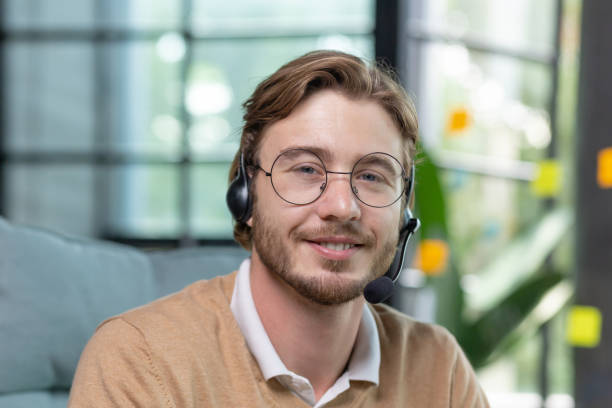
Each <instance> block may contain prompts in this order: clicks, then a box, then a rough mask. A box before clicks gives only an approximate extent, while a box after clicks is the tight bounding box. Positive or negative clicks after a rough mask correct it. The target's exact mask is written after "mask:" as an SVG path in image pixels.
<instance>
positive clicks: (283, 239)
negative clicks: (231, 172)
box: [249, 90, 402, 304]
mask: <svg viewBox="0 0 612 408" xmlns="http://www.w3.org/2000/svg"><path fill="white" fill-rule="evenodd" d="M289 148H303V149H315V150H317V151H322V152H323V153H324V154H323V155H321V156H322V158H324V165H325V167H326V168H327V170H331V171H338V172H349V171H351V170H352V168H353V165H354V164H355V162H356V161H357V160H359V159H360V158H361V157H363V156H364V155H366V154H369V153H373V152H383V153H388V154H390V155H392V156H394V157H395V158H397V159H400V160H401V157H402V154H401V152H402V141H401V136H400V133H399V130H398V129H397V128H396V126H395V124H394V123H393V121H392V119H391V117H390V116H389V114H387V113H386V112H385V111H384V109H383V108H382V107H381V106H380V105H378V104H377V103H376V102H373V101H367V100H352V99H349V98H347V97H345V96H343V95H342V94H340V93H338V92H336V91H331V90H324V91H320V92H317V93H315V94H314V95H312V96H310V97H309V98H308V99H307V100H306V101H304V102H303V103H302V104H301V105H299V106H298V108H297V109H295V110H294V111H293V112H292V113H291V115H289V116H288V117H287V118H285V119H283V120H281V121H278V122H276V123H274V124H273V125H271V126H270V127H269V128H268V129H266V131H265V133H264V135H263V139H262V141H261V144H260V148H259V153H258V157H257V158H258V163H259V165H260V166H261V167H262V168H263V169H265V170H266V171H270V169H271V167H272V164H273V162H274V160H275V159H276V158H277V156H278V155H279V153H281V152H283V151H285V150H287V149H289ZM275 171H276V170H275ZM253 181H254V183H255V184H254V195H255V198H256V199H255V204H254V208H253V217H252V218H251V220H249V223H250V225H251V226H252V228H253V257H252V262H253V265H254V266H255V267H263V268H266V269H267V270H268V271H269V272H270V273H272V274H274V276H276V277H278V278H280V279H282V280H283V281H284V282H285V283H287V284H288V285H289V286H291V287H292V288H293V289H295V290H296V291H297V293H299V294H300V295H301V296H303V297H305V298H307V299H310V300H312V301H314V302H316V303H320V304H339V303H343V302H347V301H349V300H351V299H354V298H356V297H357V296H360V295H361V294H362V292H363V289H364V287H365V285H366V284H367V283H368V282H370V281H371V280H373V279H375V278H376V277H379V276H381V275H383V274H384V273H385V272H386V270H387V269H388V267H389V265H390V264H391V261H392V260H393V256H394V254H395V247H396V244H397V238H398V232H399V231H398V228H399V221H400V216H401V214H400V213H401V201H402V200H398V201H396V202H395V203H394V204H392V205H390V206H388V207H384V208H374V207H369V206H367V205H365V204H363V203H362V202H360V201H359V200H358V199H357V197H355V195H354V194H353V192H352V191H351V186H350V176H349V175H346V174H328V176H327V185H326V187H325V190H324V192H323V194H322V195H321V196H320V197H319V198H318V199H317V200H316V201H314V202H312V203H310V204H307V205H294V204H290V203H288V202H286V201H283V200H282V199H281V198H280V197H279V196H278V195H277V194H276V193H275V191H274V189H273V187H272V184H271V181H270V177H266V176H265V174H264V173H263V172H262V171H257V172H256V174H255V175H254V176H253Z"/></svg>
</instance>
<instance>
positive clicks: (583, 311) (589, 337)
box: [566, 306, 602, 347]
mask: <svg viewBox="0 0 612 408" xmlns="http://www.w3.org/2000/svg"><path fill="white" fill-rule="evenodd" d="M601 321H602V318H601V312H600V311H599V309H597V308H595V307H592V306H574V307H572V308H571V309H570V312H569V316H568V320H567V330H566V337H567V341H568V343H569V344H571V345H572V346H575V347H597V345H598V344H599V341H600V340H601Z"/></svg>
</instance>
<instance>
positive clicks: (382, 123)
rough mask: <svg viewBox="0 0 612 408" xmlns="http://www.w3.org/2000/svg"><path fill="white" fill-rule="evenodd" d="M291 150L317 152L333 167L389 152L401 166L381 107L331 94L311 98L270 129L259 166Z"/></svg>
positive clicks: (395, 133)
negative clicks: (299, 149)
mask: <svg viewBox="0 0 612 408" xmlns="http://www.w3.org/2000/svg"><path fill="white" fill-rule="evenodd" d="M290 148H310V149H316V150H317V151H319V152H324V156H325V157H324V159H325V160H326V161H328V162H335V163H344V162H351V161H354V160H356V159H358V158H360V157H362V156H364V155H365V154H368V153H372V152H384V153H388V154H390V155H392V156H394V157H396V158H398V159H400V161H401V157H402V139H401V134H400V131H399V129H398V128H397V126H396V125H395V123H394V122H393V120H392V118H391V116H390V115H389V114H388V113H387V112H386V111H385V110H384V109H383V107H382V106H381V105H380V104H379V103H377V102H375V101H372V100H367V99H353V98H349V97H347V96H345V95H343V94H341V93H340V92H338V91H333V90H324V91H319V92H317V93H315V94H314V95H311V96H310V97H309V98H308V99H306V100H305V101H304V102H302V103H301V104H300V105H299V106H298V107H297V108H296V109H295V110H294V111H293V112H292V113H291V114H290V115H289V116H288V117H286V118H285V119H282V120H280V121H278V122H275V123H273V124H272V125H270V126H269V127H268V128H267V129H266V130H265V132H264V134H263V137H262V140H261V142H260V144H259V149H258V150H259V159H260V162H261V163H263V164H270V163H272V161H273V160H274V158H276V156H277V155H278V154H279V153H280V152H282V151H284V150H287V149H290Z"/></svg>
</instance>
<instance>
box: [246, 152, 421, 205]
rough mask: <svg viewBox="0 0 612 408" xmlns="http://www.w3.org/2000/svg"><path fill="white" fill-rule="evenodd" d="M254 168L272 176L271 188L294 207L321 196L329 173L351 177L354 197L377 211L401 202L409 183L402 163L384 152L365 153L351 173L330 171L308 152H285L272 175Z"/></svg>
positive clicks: (318, 158) (279, 158) (274, 167)
mask: <svg viewBox="0 0 612 408" xmlns="http://www.w3.org/2000/svg"><path fill="white" fill-rule="evenodd" d="M254 167H255V168H257V169H259V170H261V171H262V172H264V174H265V175H266V176H267V177H270V181H271V183H272V188H273V189H274V191H275V192H276V194H277V195H278V196H279V197H280V198H282V199H283V200H284V201H286V202H288V203H290V204H295V205H306V204H310V203H312V202H314V201H316V200H317V199H318V198H319V197H321V195H322V194H323V192H324V191H325V188H326V187H327V175H328V174H329V173H331V174H348V175H349V177H350V185H351V191H352V192H353V194H355V197H357V199H358V200H359V201H361V202H362V203H364V204H365V205H367V206H370V207H378V208H381V207H388V206H390V205H391V204H393V203H395V202H396V201H397V200H399V199H400V197H401V196H402V194H403V193H404V191H405V189H406V185H407V183H408V181H409V180H408V178H406V172H405V170H404V167H403V166H402V165H401V164H400V162H399V161H398V160H397V159H396V158H395V157H393V156H391V155H390V154H387V153H382V152H375V153H369V154H366V155H365V156H363V157H362V158H361V159H359V160H357V162H356V163H355V165H354V166H353V169H352V170H351V171H350V172H343V171H331V170H327V169H326V168H325V164H324V163H323V160H321V158H320V157H319V156H317V155H316V154H315V153H313V152H311V151H310V150H306V149H291V150H287V151H285V152H282V153H281V154H279V155H278V157H277V158H276V159H275V160H274V162H273V163H272V168H271V169H270V171H269V172H268V171H266V170H265V169H263V168H262V167H261V166H259V165H255V166H254Z"/></svg>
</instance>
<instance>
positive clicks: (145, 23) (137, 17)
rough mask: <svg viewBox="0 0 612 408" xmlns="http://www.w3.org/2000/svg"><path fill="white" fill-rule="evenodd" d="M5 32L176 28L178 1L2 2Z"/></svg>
mask: <svg viewBox="0 0 612 408" xmlns="http://www.w3.org/2000/svg"><path fill="white" fill-rule="evenodd" d="M5 3H6V5H5V6H4V9H5V10H6V11H5V15H4V16H3V17H4V18H5V21H6V25H7V27H8V28H19V29H43V30H48V29H66V28H69V29H70V28H75V29H91V28H94V27H96V26H99V27H112V28H135V27H136V28H176V27H177V26H178V25H179V21H180V16H181V8H182V3H183V2H182V1H179V0H156V1H148V0H129V1H126V0H102V1H94V0H52V1H49V0H5Z"/></svg>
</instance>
